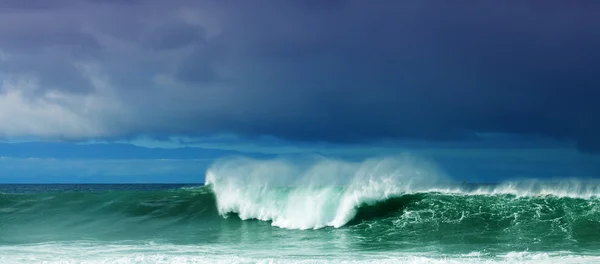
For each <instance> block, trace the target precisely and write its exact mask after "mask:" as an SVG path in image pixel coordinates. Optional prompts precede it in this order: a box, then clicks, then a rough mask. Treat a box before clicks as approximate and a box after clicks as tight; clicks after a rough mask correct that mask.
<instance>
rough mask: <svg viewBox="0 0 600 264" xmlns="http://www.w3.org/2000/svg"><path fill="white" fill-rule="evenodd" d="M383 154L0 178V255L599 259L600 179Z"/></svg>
mask: <svg viewBox="0 0 600 264" xmlns="http://www.w3.org/2000/svg"><path fill="white" fill-rule="evenodd" d="M386 162H388V161H381V160H378V161H371V162H367V163H360V164H346V163H339V162H331V161H327V162H320V163H318V164H316V165H311V166H308V169H303V170H294V168H296V167H295V166H294V165H290V164H288V163H285V162H266V163H265V162H255V161H248V160H243V161H240V160H238V161H235V162H232V161H229V162H225V163H221V164H217V165H216V166H213V167H212V168H211V169H210V170H209V171H208V172H207V174H206V185H203V184H196V185H171V184H130V185H127V184H126V185H121V184H119V185H105V184H90V185H79V184H78V185H67V184H61V185H33V184H26V185H14V184H11V185H0V263H600V196H599V194H600V185H598V184H597V183H595V182H585V181H579V180H570V181H555V182H540V181H517V182H507V183H497V184H472V183H452V182H450V183H448V182H445V181H441V180H440V179H439V177H432V176H430V173H431V170H427V169H426V170H423V169H422V167H420V166H416V167H415V166H414V164H411V165H410V166H409V165H406V164H404V165H401V166H400V167H398V163H397V162H392V163H391V164H388V163H389V162H388V163H386ZM390 168H395V169H390ZM415 168H419V169H416V170H415ZM348 173H350V175H351V177H348V175H349V174H348ZM287 175H291V176H289V177H288V176H287ZM330 175H334V176H335V177H330ZM340 175H344V177H341V176H340ZM282 179H283V180H282ZM414 179H418V180H417V181H415V180H414Z"/></svg>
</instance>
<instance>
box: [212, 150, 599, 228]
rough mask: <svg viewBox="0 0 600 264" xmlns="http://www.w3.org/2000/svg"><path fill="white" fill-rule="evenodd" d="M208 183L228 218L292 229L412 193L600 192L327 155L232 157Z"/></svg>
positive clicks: (390, 207) (371, 214) (339, 222)
mask: <svg viewBox="0 0 600 264" xmlns="http://www.w3.org/2000/svg"><path fill="white" fill-rule="evenodd" d="M206 184H207V185H208V186H210V187H211V189H212V190H213V192H214V195H215V198H216V203H217V208H218V212H219V213H220V214H221V215H223V216H228V215H229V214H232V213H233V214H237V215H238V216H239V217H240V218H241V219H242V220H246V219H258V220H263V221H271V222H272V224H273V225H274V226H278V227H282V228H288V229H318V228H323V227H327V226H330V227H335V228H339V227H342V226H344V225H346V224H348V223H350V222H353V223H356V222H357V220H358V219H370V218H376V217H378V216H381V215H387V214H390V213H391V212H398V211H399V210H401V209H403V208H405V207H406V206H407V204H406V203H405V201H407V199H408V197H413V198H414V197H416V196H410V195H411V194H443V195H446V196H454V197H462V196H494V197H495V196H506V197H505V198H506V199H513V198H523V197H546V196H548V197H555V198H577V199H595V198H597V197H599V196H598V194H600V184H598V183H594V182H582V181H576V180H571V181H566V180H562V181H556V182H541V181H533V180H531V181H520V182H507V183H502V184H495V185H473V184H457V183H456V182H453V181H452V180H451V179H450V178H448V177H447V176H445V175H444V174H443V173H441V172H440V170H439V169H437V168H436V167H435V166H434V165H433V164H431V163H429V162H425V161H422V160H419V159H416V158H414V157H410V156H401V157H386V158H378V159H369V160H365V161H363V162H345V161H341V160H333V159H325V158H322V159H317V160H316V161H313V162H312V163H308V164H296V163H293V162H291V161H288V160H282V159H275V160H252V159H245V158H235V159H226V160H222V161H219V162H217V163H215V164H214V165H213V166H212V167H211V168H210V169H209V170H208V171H207V174H206ZM407 195H408V196H407ZM436 197H438V198H440V197H441V196H436ZM440 199H441V198H440ZM443 199H449V198H448V197H445V198H443ZM455 199H462V198H455ZM457 205H458V204H449V206H457ZM382 208H385V210H381V209H382ZM357 216H358V218H356V217H357Z"/></svg>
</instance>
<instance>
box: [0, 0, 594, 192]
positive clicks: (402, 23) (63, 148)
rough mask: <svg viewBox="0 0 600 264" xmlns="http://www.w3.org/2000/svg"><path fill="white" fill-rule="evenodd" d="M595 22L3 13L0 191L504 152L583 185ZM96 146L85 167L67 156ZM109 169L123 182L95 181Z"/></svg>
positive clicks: (77, 6)
mask: <svg viewBox="0 0 600 264" xmlns="http://www.w3.org/2000/svg"><path fill="white" fill-rule="evenodd" d="M598 11H600V2H595V1H577V2H572V1H571V2H569V1H555V0H549V1H544V2H543V3H541V2H539V1H509V2H506V1H500V2H490V1H461V2H460V3H456V2H448V1H433V0H432V1H429V0H428V1H386V0H384V1H378V2H367V1H359V0H323V1H317V0H304V1H300V0H298V1H275V0H257V1H233V0H231V1H230V0H200V1H192V0H173V1H162V0H144V1H140V0H55V1H42V0H31V1H18V0H4V1H1V2H0V140H1V141H2V142H3V143H2V144H0V152H2V154H1V155H0V156H2V157H3V159H2V160H0V182H2V181H3V180H4V181H6V182H9V181H10V182H18V181H27V182H37V181H39V182H54V181H61V182H63V181H65V182H69V181H84V182H85V181H89V182H96V181H99V182H107V181H135V182H138V181H142V182H143V181H202V177H203V170H205V167H206V166H208V165H206V164H210V161H208V160H210V159H214V158H218V157H221V156H223V155H229V154H233V155H250V156H253V155H254V156H260V157H266V156H265V155H267V156H268V155H277V154H298V153H311V154H314V153H319V154H332V155H342V156H344V157H348V156H352V157H362V156H368V155H384V154H393V153H398V152H411V153H416V154H415V155H425V156H427V158H431V159H434V160H435V161H436V162H437V161H438V160H440V159H441V160H442V161H440V162H441V163H444V164H445V163H449V164H451V165H450V167H456V165H452V164H456V162H449V161H447V160H444V158H440V157H439V155H441V154H439V153H446V154H444V155H446V156H448V155H450V154H447V153H453V154H452V155H454V156H457V157H458V156H460V157H464V155H463V154H464V153H463V152H464V151H465V149H468V150H469V151H472V150H473V149H474V148H475V149H477V150H476V151H479V152H477V153H478V154H477V155H474V154H472V155H474V156H476V157H483V156H485V157H490V155H491V156H494V157H495V158H489V159H490V162H492V163H493V162H500V161H503V160H504V159H502V158H498V157H496V156H498V155H500V156H503V155H507V154H499V153H504V152H503V151H506V149H507V148H510V149H512V151H513V152H511V153H514V154H510V155H517V156H518V155H521V154H519V153H530V154H527V155H533V156H539V155H538V154H531V153H532V152H527V151H524V152H523V150H524V149H525V150H532V149H533V150H535V151H540V153H554V152H552V151H556V152H557V153H560V154H559V156H561V157H570V158H565V159H566V160H572V162H571V163H568V165H565V168H566V167H568V168H570V169H569V170H566V171H564V172H563V170H562V169H553V170H551V171H554V172H555V173H556V175H555V176H556V177H566V176H574V175H575V176H578V175H586V176H589V177H592V176H595V175H597V172H598V170H599V169H598V167H597V164H598V162H597V159H598V158H597V156H598V153H599V151H600V137H598V134H600V122H599V121H600V120H599V118H598V117H597V116H598V113H600V104H599V103H598V102H597V100H598V98H600V74H598V69H600V65H599V64H600V49H598V47H599V46H600V31H599V30H597V27H598V25H600V17H599V16H598V15H597V14H598ZM23 142H29V144H34V145H35V146H36V147H34V148H32V147H31V145H28V146H23V144H24V143H23ZM49 142H52V144H48V143H49ZM100 144H102V145H105V146H108V149H109V150H107V151H105V152H106V153H105V154H103V155H100V156H96V157H86V158H81V157H77V156H74V155H71V154H69V153H81V152H76V151H75V150H73V148H76V147H74V146H82V145H83V146H86V147H88V148H90V149H89V150H83V152H86V151H95V149H93V146H90V145H100ZM122 145H131V146H137V147H139V148H142V149H146V150H145V151H147V152H152V153H154V154H151V155H150V154H145V155H146V156H144V155H142V156H140V154H139V153H138V152H136V151H137V150H131V149H127V150H122V149H121V147H122ZM19 148H23V149H21V150H18V149H19ZM49 148H50V149H54V150H55V151H50V154H48V153H46V152H44V151H42V150H47V149H49ZM111 148H112V150H111ZM186 148H193V149H195V151H197V153H201V152H202V150H203V149H210V150H215V149H216V150H221V151H223V152H219V153H217V154H214V155H213V156H211V157H210V158H206V157H202V159H203V160H204V161H203V162H200V161H197V162H196V163H194V162H195V161H193V158H196V157H198V156H203V155H202V154H189V153H187V152H186V151H189V150H187V149H186ZM15 149H17V150H15ZM164 149H171V150H172V152H169V153H174V152H178V151H179V152H180V153H183V154H178V155H174V154H165V153H166V152H165V150H164ZM423 149H428V151H423ZM549 149H550V150H549ZM78 151H80V150H78ZM123 151H125V153H129V152H131V155H123ZM227 151H229V152H227ZM179 152H178V153H179ZM209 152H210V151H209ZM23 153H25V154H23ZM65 153H66V154H65ZM111 153H112V154H111ZM211 153H212V152H211ZM432 153H435V154H432ZM482 153H494V154H489V155H488V154H482ZM536 153H537V152H536ZM186 155H187V156H186ZM552 155H554V154H552ZM557 155H558V154H557ZM88 156H89V155H88ZM92 156H93V155H92ZM184 156H185V157H186V158H183V157H184ZM542 156H548V155H542ZM167 158H168V159H167ZM14 159H17V160H18V161H19V162H21V163H19V162H16V161H15V160H14ZM530 159H536V158H535V157H531V158H530ZM154 160H163V161H162V162H163V163H164V164H166V163H169V162H171V161H172V162H174V163H172V164H171V163H169V164H168V166H167V165H165V166H162V165H161V164H162V163H160V162H153V161H154ZM166 160H170V161H169V162H167V161H166ZM550 160H552V159H548V160H547V161H550ZM590 160H593V162H592V161H590ZM444 161H445V162H444ZM469 161H472V160H469V159H464V158H463V161H462V163H465V164H470V163H472V162H469ZM103 162H108V163H111V162H114V163H115V164H116V165H106V164H108V163H103ZM136 162H146V163H147V164H145V165H140V164H138V163H136ZM177 162H179V163H177ZM528 162H529V161H528ZM590 162H591V163H590ZM83 163H85V164H88V163H89V166H85V165H80V164H83ZM183 163H185V165H183ZM205 163H206V164H205ZM505 163H506V162H504V163H502V162H501V163H497V164H496V165H489V166H488V167H489V168H487V169H486V170H482V171H480V172H478V173H477V174H478V175H488V173H490V174H489V175H491V174H493V173H496V174H497V176H494V177H491V176H489V177H488V178H490V179H488V180H491V179H493V180H501V179H503V178H508V177H516V176H515V175H521V174H523V173H524V172H523V171H519V172H510V173H499V172H498V171H497V170H496V171H495V172H494V170H493V169H494V168H498V167H504V166H505V165H506V164H505ZM550 163H552V164H555V163H556V162H554V163H553V162H550ZM582 163H583V164H584V165H582ZM13 164H24V165H23V166H22V168H21V169H17V168H14V166H13V167H10V166H12V165H13ZM111 164H112V163H111ZM118 164H124V165H122V166H125V167H129V168H130V170H129V171H132V173H129V172H125V170H121V171H112V170H110V169H109V168H110V167H114V168H117V167H119V166H117V165H118ZM164 164H163V165H164ZM490 164H491V163H490ZM498 164H502V165H498ZM529 164H534V162H533V161H531V163H529ZM38 165H39V166H38ZM154 165H156V166H159V165H160V166H162V167H160V168H163V169H160V168H159V167H157V169H156V170H152V169H148V171H149V172H147V173H146V174H145V175H142V174H139V175H138V174H136V173H133V171H135V168H136V167H140V166H145V167H148V166H150V167H151V166H154ZM15 166H16V165H15ZM52 166H54V167H52ZM78 166H79V167H78ZM82 166H83V167H89V168H95V167H94V166H97V167H98V168H100V167H106V168H104V169H97V170H94V169H89V170H86V171H90V172H89V173H87V174H85V173H80V172H81V167H82ZM507 166H508V165H507ZM150 167H148V168H150ZM472 167H474V166H472V165H465V168H467V169H468V168H472ZM529 167H531V168H539V167H543V166H542V165H539V166H538V165H529ZM32 168H39V169H38V170H39V171H37V170H34V169H32ZM44 168H48V169H44ZM52 168H56V169H54V170H53V169H52ZM168 168H170V169H168ZM582 168H587V169H586V170H585V171H584V172H582V171H581V170H582ZM449 170H451V171H453V173H456V174H461V175H471V177H474V176H472V175H474V173H467V172H465V169H449ZM53 171H54V172H53ZM153 171H160V172H161V173H159V174H156V175H154V174H153V173H152V172H153ZM50 172H52V173H50ZM525 172H527V170H525ZM557 172H561V173H557ZM544 173H545V171H544ZM80 174H85V175H87V176H86V177H83V176H81V175H80ZM129 174H132V175H133V176H131V177H125V176H124V175H129ZM525 174H530V173H525ZM534 174H543V173H541V172H538V173H534ZM74 175H75V176H74ZM77 175H79V176H77ZM111 175H112V176H111ZM115 175H116V176H115ZM119 175H121V176H123V177H122V178H119ZM177 175H178V176H177ZM81 177H83V178H81ZM478 177H479V178H478V179H480V178H481V177H483V176H478ZM486 177H487V176H486ZM486 177H483V178H486Z"/></svg>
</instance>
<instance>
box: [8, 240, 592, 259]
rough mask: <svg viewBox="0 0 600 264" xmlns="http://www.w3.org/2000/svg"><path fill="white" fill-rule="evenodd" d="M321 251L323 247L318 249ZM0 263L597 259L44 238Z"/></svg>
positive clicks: (563, 254) (12, 249)
mask: <svg viewBox="0 0 600 264" xmlns="http://www.w3.org/2000/svg"><path fill="white" fill-rule="evenodd" d="M321 253H323V252H321ZM0 263H3V264H17V263H20V264H27V263H44V264H59V263H60V264H75V263H77V264H109V263H111V264H114V263H116V264H130V263H136V264H146V263H156V264H184V263H185V264H187V263H240V264H242V263H244V264H250V263H259V264H263V263H264V264H267V263H270V264H275V263H292V264H293V263H298V264H312V263H348V264H350V263H384V264H385V263H414V264H425V263H428V264H442V263H443V264H454V263H473V264H478V263H490V264H491V263H529V264H537V263H600V257H599V256H583V255H574V254H572V253H570V252H541V253H535V252H527V251H524V252H508V253H505V254H501V255H497V256H489V255H487V254H481V253H479V252H471V253H469V254H464V255H443V254H439V253H431V252H422V253H419V252H381V253H379V254H372V255H362V254H359V253H356V252H346V253H343V254H333V253H332V252H328V253H327V254H319V253H318V252H315V255H301V256H293V255H284V254H282V252H276V251H268V250H265V251H262V252H255V251H253V252H250V251H237V250H232V249H230V248H226V247H215V246H213V247H209V246H203V245H164V244H163V245H161V244H147V245H116V244H113V245H111V244H106V245H104V244H98V243H95V244H92V243H89V244H86V243H77V242H73V243H66V242H65V243H47V244H33V245H19V246H0Z"/></svg>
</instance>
